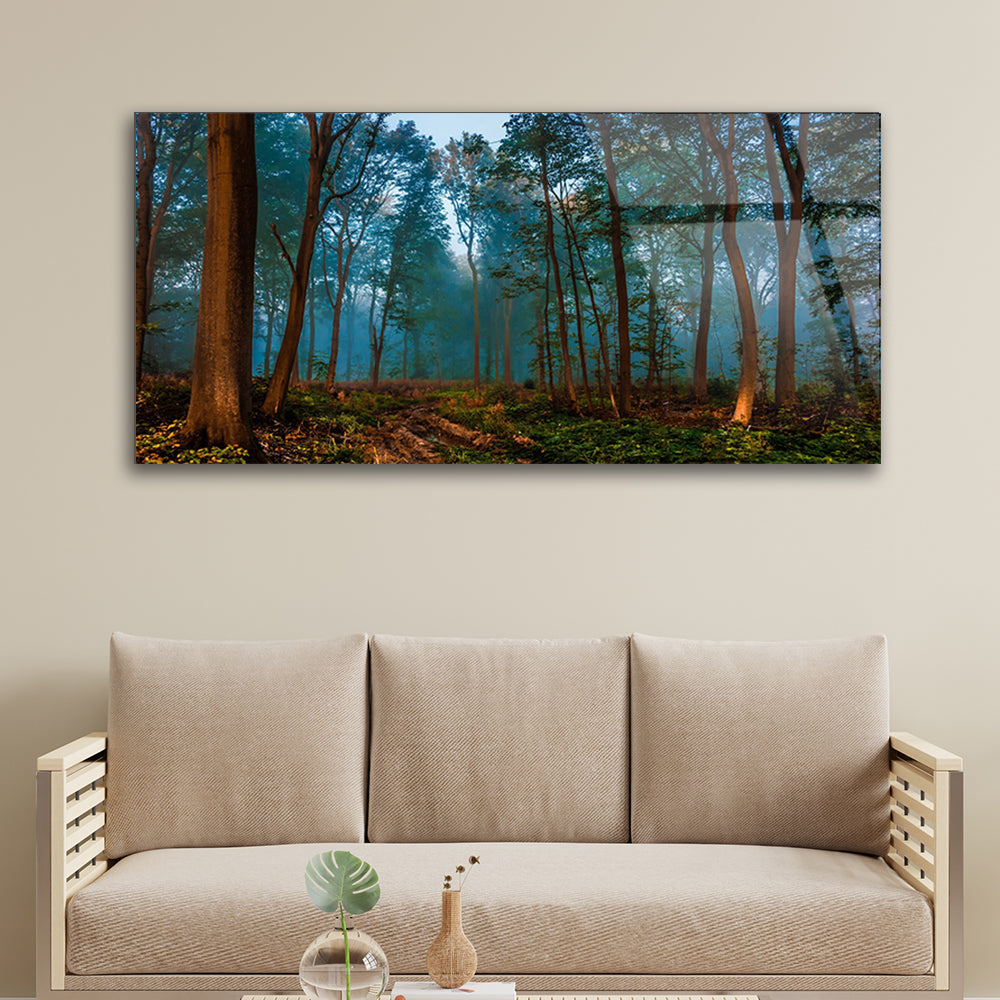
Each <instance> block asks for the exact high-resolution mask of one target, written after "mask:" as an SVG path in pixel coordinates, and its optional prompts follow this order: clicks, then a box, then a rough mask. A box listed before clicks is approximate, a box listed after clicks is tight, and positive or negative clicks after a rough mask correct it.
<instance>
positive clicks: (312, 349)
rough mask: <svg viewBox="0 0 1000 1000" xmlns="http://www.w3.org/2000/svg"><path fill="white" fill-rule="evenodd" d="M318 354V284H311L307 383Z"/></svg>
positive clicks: (310, 377) (310, 378)
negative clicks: (314, 359)
mask: <svg viewBox="0 0 1000 1000" xmlns="http://www.w3.org/2000/svg"><path fill="white" fill-rule="evenodd" d="M315 354H316V283H315V282H313V281H310V282H309V353H308V355H307V356H306V381H307V382H311V381H312V377H313V358H314V357H315Z"/></svg>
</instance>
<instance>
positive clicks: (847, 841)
mask: <svg viewBox="0 0 1000 1000" xmlns="http://www.w3.org/2000/svg"><path fill="white" fill-rule="evenodd" d="M631 670H632V839H633V840H635V841H641V842H646V843H671V842H677V843H720V844H733V843H742V844H774V845H784V846H789V847H814V848H827V849H831V850H841V851H856V852H860V853H863V854H880V853H882V851H883V850H884V849H885V848H886V846H887V844H888V837H889V830H888V816H889V778H888V770H889V756H888V745H889V708H888V667H887V660H886V647H885V639H884V638H883V637H882V636H868V637H865V638H860V639H835V640H820V641H812V642H775V643H770V642H700V641H692V640H687V639H666V638H656V637H653V636H648V635H634V636H632V654H631Z"/></svg>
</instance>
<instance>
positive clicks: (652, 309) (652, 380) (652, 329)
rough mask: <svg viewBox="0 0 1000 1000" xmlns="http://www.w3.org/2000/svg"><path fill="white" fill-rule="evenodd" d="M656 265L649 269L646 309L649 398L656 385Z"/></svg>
mask: <svg viewBox="0 0 1000 1000" xmlns="http://www.w3.org/2000/svg"><path fill="white" fill-rule="evenodd" d="M657 277H658V276H657V274H656V265H655V264H654V266H653V267H651V268H650V272H649V306H648V309H647V317H646V320H647V332H648V335H649V345H648V347H649V350H648V352H647V360H648V364H647V366H646V396H647V397H648V398H651V397H652V395H653V386H654V385H655V384H656V376H657V367H658V361H657V351H656V337H657V330H656V281H657Z"/></svg>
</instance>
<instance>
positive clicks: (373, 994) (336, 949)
mask: <svg viewBox="0 0 1000 1000" xmlns="http://www.w3.org/2000/svg"><path fill="white" fill-rule="evenodd" d="M344 938H345V933H344V931H343V930H340V929H338V930H332V931H327V932H326V933H325V934H320V936H319V937H318V938H316V940H315V941H313V943H312V944H311V945H309V947H308V948H306V950H305V953H304V954H303V955H302V961H301V962H299V983H300V985H301V986H302V990H303V992H304V993H305V994H306V996H308V997H310V998H311V1000H377V997H379V996H380V995H381V994H382V991H383V990H384V989H385V988H386V985H387V984H388V982H389V962H388V960H387V959H386V957H385V952H384V951H383V950H382V948H381V946H380V945H379V943H378V942H377V941H376V940H375V939H374V938H372V937H371V936H370V935H368V934H365V932H364V931H359V930H355V929H354V928H353V927H348V928H347V933H346V938H347V940H346V947H345V940H344ZM348 954H350V970H351V975H350V980H351V981H350V993H348V983H347V978H348V977H347V968H348V966H347V956H348Z"/></svg>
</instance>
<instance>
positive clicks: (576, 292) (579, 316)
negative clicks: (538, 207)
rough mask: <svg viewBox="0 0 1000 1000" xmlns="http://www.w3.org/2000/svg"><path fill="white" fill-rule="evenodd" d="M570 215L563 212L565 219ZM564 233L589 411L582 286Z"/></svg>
mask: <svg viewBox="0 0 1000 1000" xmlns="http://www.w3.org/2000/svg"><path fill="white" fill-rule="evenodd" d="M567 214H568V213H567V212H566V211H565V210H564V211H563V218H564V220H565V217H566V215H567ZM563 231H564V234H565V236H566V263H567V264H568V266H569V277H570V281H571V282H572V284H573V307H574V309H575V310H576V344H577V352H578V354H579V357H580V380H581V381H582V382H583V394H584V395H585V396H586V397H587V409H592V408H593V406H594V401H593V400H592V399H591V398H590V382H589V381H588V379H587V348H586V345H585V344H584V331H583V310H582V309H581V308H580V285H579V282H578V281H577V280H576V268H575V267H574V265H573V245H572V243H571V242H570V232H569V226H568V225H566V224H565V221H564V226H563Z"/></svg>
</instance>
